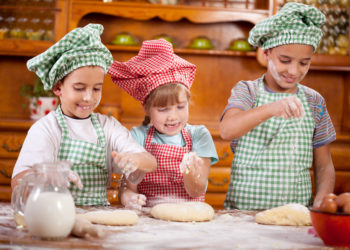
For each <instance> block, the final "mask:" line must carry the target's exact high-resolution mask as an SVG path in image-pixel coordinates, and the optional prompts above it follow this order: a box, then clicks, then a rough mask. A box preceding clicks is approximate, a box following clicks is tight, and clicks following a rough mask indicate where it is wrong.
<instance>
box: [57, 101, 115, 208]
mask: <svg viewBox="0 0 350 250" xmlns="http://www.w3.org/2000/svg"><path fill="white" fill-rule="evenodd" d="M56 119H57V121H58V124H59V125H60V127H61V129H62V140H61V145H60V152H59V156H58V158H59V159H60V160H68V161H70V162H72V163H73V166H72V170H75V171H76V172H77V173H78V175H79V177H80V179H81V181H82V183H83V186H84V187H83V189H78V188H76V187H75V186H73V185H71V187H70V188H69V189H70V191H71V193H72V196H73V198H74V202H75V204H76V205H108V204H109V203H108V201H107V189H106V183H107V180H108V169H107V166H106V139H105V136H104V133H103V129H102V127H101V125H100V123H99V122H98V120H97V118H96V116H95V114H93V113H91V121H92V124H93V125H94V128H95V129H96V133H97V136H98V141H99V144H94V143H90V142H86V141H80V140H74V139H71V138H70V137H69V133H68V127H67V124H66V122H65V120H64V118H63V114H62V111H61V108H60V106H58V108H57V109H56Z"/></svg>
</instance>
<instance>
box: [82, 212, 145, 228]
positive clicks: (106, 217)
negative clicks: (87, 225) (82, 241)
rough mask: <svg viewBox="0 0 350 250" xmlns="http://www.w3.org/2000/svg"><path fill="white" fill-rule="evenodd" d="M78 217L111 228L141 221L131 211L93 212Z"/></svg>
mask: <svg viewBox="0 0 350 250" xmlns="http://www.w3.org/2000/svg"><path fill="white" fill-rule="evenodd" d="M77 216H78V217H82V218H86V219H88V220H89V221H90V222H91V223H94V224H102V225H110V226H125V225H134V224H136V223H137V221H138V219H139V216H138V215H137V214H136V213H135V212H134V211H131V210H115V211H92V212H87V213H84V214H78V215H77Z"/></svg>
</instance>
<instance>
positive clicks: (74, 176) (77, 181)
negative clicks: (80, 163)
mask: <svg viewBox="0 0 350 250" xmlns="http://www.w3.org/2000/svg"><path fill="white" fill-rule="evenodd" d="M68 181H69V182H72V183H73V184H74V186H76V187H77V188H79V189H82V188H83V184H82V183H81V180H80V178H79V175H78V173H77V172H75V171H72V170H69V174H68Z"/></svg>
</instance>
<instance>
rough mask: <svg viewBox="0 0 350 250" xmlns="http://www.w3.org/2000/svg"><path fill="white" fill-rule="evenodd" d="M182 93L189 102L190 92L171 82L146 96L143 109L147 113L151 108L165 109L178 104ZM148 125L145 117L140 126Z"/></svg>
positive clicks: (184, 87)
mask: <svg viewBox="0 0 350 250" xmlns="http://www.w3.org/2000/svg"><path fill="white" fill-rule="evenodd" d="M182 91H185V93H186V97H187V100H188V101H189V100H190V99H191V92H190V90H189V89H188V88H187V87H186V86H185V85H183V84H182V83H178V82H172V83H167V84H164V85H162V86H159V87H157V88H155V89H154V90H152V92H151V93H150V94H149V95H148V96H147V98H146V101H145V105H144V108H145V110H146V111H149V110H150V108H151V107H165V106H167V105H175V104H177V103H180V100H179V96H180V93H181V92H182ZM149 123H150V117H149V116H147V115H146V116H145V119H144V121H143V122H142V124H143V125H145V126H146V125H148V124H149Z"/></svg>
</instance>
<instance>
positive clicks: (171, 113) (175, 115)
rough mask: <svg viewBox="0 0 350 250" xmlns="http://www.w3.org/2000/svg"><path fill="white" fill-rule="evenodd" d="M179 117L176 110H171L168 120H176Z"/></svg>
mask: <svg viewBox="0 0 350 250" xmlns="http://www.w3.org/2000/svg"><path fill="white" fill-rule="evenodd" d="M176 117H177V113H176V111H175V110H171V111H170V112H169V113H168V120H175V119H176Z"/></svg>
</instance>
